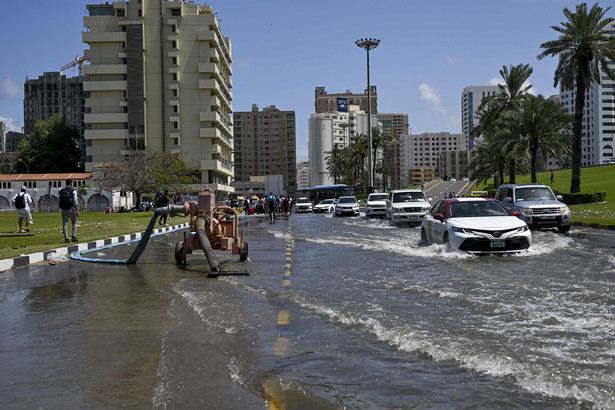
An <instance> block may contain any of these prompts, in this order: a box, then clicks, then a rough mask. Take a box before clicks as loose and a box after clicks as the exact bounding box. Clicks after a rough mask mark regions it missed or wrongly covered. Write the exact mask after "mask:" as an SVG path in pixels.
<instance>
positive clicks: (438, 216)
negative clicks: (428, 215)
mask: <svg viewBox="0 0 615 410" xmlns="http://www.w3.org/2000/svg"><path fill="white" fill-rule="evenodd" d="M433 219H437V220H438V221H440V222H444V215H442V214H434V216H433Z"/></svg>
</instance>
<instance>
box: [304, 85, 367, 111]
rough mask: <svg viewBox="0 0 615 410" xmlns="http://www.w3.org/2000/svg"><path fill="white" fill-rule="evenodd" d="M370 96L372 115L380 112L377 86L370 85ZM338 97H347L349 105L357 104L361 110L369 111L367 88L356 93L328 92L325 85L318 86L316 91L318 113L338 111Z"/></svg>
mask: <svg viewBox="0 0 615 410" xmlns="http://www.w3.org/2000/svg"><path fill="white" fill-rule="evenodd" d="M370 88H371V89H370V97H371V100H372V115H373V114H376V113H378V93H377V92H376V86H375V85H372V86H370ZM338 98H346V99H347V102H348V105H356V106H358V108H359V110H361V111H364V112H367V89H366V90H365V92H363V93H362V94H361V93H358V94H354V93H352V92H350V90H347V91H346V92H345V93H338V94H328V93H327V92H326V91H325V87H316V90H315V91H314V108H315V109H316V113H317V114H320V113H325V112H336V111H338V106H337V104H338Z"/></svg>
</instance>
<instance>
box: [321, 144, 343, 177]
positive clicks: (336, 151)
mask: <svg viewBox="0 0 615 410" xmlns="http://www.w3.org/2000/svg"><path fill="white" fill-rule="evenodd" d="M325 161H326V162H327V171H329V173H330V174H331V176H332V177H333V183H334V184H338V183H339V182H340V181H341V179H342V177H343V176H344V170H345V168H346V163H345V161H344V153H343V149H342V148H339V147H338V146H337V145H336V146H334V147H333V149H332V150H331V151H326V152H325Z"/></svg>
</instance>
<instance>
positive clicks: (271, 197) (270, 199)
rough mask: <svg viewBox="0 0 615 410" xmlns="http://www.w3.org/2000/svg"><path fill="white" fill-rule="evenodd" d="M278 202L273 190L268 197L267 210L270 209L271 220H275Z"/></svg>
mask: <svg viewBox="0 0 615 410" xmlns="http://www.w3.org/2000/svg"><path fill="white" fill-rule="evenodd" d="M275 202H276V198H275V196H274V195H273V192H270V193H269V196H268V197H267V210H268V211H269V220H270V221H275V206H276V204H275Z"/></svg>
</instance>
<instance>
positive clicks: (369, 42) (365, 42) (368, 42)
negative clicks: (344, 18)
mask: <svg viewBox="0 0 615 410" xmlns="http://www.w3.org/2000/svg"><path fill="white" fill-rule="evenodd" d="M354 43H355V44H356V45H357V46H359V47H361V48H364V49H365V51H367V163H368V166H369V169H368V175H369V184H368V185H369V187H368V188H367V190H368V192H369V193H370V194H371V193H372V192H373V190H374V168H373V167H372V94H371V90H370V85H369V50H372V49H374V48H376V47H378V44H380V40H378V39H377V38H362V39H360V40H357V41H355V42H354Z"/></svg>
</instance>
